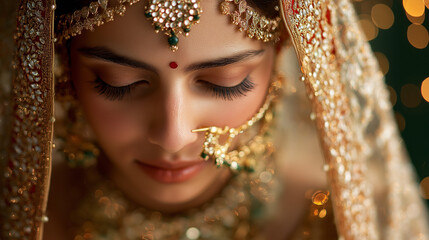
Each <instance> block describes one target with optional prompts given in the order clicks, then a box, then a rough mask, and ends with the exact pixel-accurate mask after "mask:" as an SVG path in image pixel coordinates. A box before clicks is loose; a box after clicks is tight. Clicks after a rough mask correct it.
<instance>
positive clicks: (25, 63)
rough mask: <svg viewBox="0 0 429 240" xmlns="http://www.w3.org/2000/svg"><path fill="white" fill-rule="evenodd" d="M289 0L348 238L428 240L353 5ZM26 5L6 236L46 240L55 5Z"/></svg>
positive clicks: (285, 10)
mask: <svg viewBox="0 0 429 240" xmlns="http://www.w3.org/2000/svg"><path fill="white" fill-rule="evenodd" d="M280 3H281V11H282V15H283V18H284V22H285V24H286V27H287V29H288V31H289V34H290V36H291V39H292V42H293V45H294V47H295V50H296V53H297V57H298V60H299V63H300V65H301V71H302V76H303V77H302V81H303V83H304V85H305V88H306V91H307V94H308V98H309V99H310V102H311V103H312V107H313V114H312V116H313V117H314V120H315V122H316V125H317V130H318V133H319V139H320V142H321V145H322V149H323V152H324V156H325V161H326V170H327V174H328V179H329V187H330V189H331V192H332V200H333V203H334V206H333V209H334V212H335V218H336V224H337V228H338V231H339V235H340V236H341V238H342V239H346V240H351V239H428V238H429V234H428V232H427V231H428V230H427V229H428V226H429V225H428V223H427V217H426V215H425V210H424V206H423V204H422V202H421V200H420V199H419V196H418V194H417V189H416V184H415V182H414V179H413V177H414V176H413V174H414V173H413V171H412V169H411V166H410V163H409V161H408V157H407V156H406V153H405V151H404V148H403V145H402V143H401V140H400V137H399V134H398V131H397V129H396V126H395V124H394V121H393V118H392V114H391V105H390V103H389V101H388V94H387V91H386V86H385V84H384V82H383V77H382V74H381V73H380V72H379V70H378V67H377V62H376V61H375V59H374V57H373V55H372V53H371V50H370V47H369V45H368V44H367V43H366V41H365V40H364V37H363V35H362V33H361V32H360V30H359V27H358V26H357V22H356V16H355V13H354V10H353V8H352V6H351V4H350V2H349V1H348V0H332V1H329V0H281V1H280ZM19 4H20V6H19V8H18V9H19V10H18V14H17V16H18V23H17V32H16V34H15V45H16V56H15V60H14V64H13V66H14V68H13V71H14V75H13V82H12V86H13V90H12V98H11V103H10V104H9V106H10V107H11V108H10V109H11V110H10V112H11V114H10V115H9V117H7V116H6V114H5V115H4V116H3V117H2V119H3V121H2V123H3V125H4V126H10V128H8V129H5V130H4V131H3V132H2V133H1V134H2V136H8V138H7V140H6V141H5V142H4V143H3V144H2V145H1V146H2V147H5V148H7V149H6V151H7V154H6V155H2V156H3V157H2V159H1V160H2V162H1V164H2V165H1V178H2V194H3V197H2V201H1V203H0V204H1V205H0V206H1V212H2V216H1V217H2V219H1V220H2V221H1V222H2V223H3V224H2V233H1V235H0V236H1V239H41V236H42V228H43V222H44V221H45V220H47V219H46V216H45V210H46V203H47V195H48V189H49V180H50V171H51V158H52V139H53V122H54V117H53V116H54V115H53V109H54V87H53V86H54V78H53V57H54V51H53V49H54V48H53V46H54V34H53V30H54V29H53V17H54V1H53V0H21V1H20V3H19ZM3 96H4V95H0V97H3ZM5 113H7V111H5ZM5 122H7V123H10V124H9V125H7V124H5ZM374 183H377V184H374Z"/></svg>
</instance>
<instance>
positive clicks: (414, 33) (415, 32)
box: [407, 24, 429, 49]
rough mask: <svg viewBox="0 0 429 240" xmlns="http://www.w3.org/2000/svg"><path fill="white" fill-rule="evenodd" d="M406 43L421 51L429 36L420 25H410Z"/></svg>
mask: <svg viewBox="0 0 429 240" xmlns="http://www.w3.org/2000/svg"><path fill="white" fill-rule="evenodd" d="M407 37H408V41H409V42H410V43H411V45H413V47H415V48H418V49H423V48H425V47H426V46H427V45H428V42H429V34H428V31H427V30H426V28H425V27H424V26H422V25H418V24H411V25H410V26H409V27H408V30H407Z"/></svg>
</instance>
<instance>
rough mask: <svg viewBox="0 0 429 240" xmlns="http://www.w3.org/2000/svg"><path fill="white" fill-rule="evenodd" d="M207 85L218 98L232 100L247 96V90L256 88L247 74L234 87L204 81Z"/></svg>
mask: <svg viewBox="0 0 429 240" xmlns="http://www.w3.org/2000/svg"><path fill="white" fill-rule="evenodd" d="M204 83H205V85H207V89H208V90H209V91H211V92H212V94H213V95H214V96H215V97H216V98H222V99H224V100H227V101H232V100H234V98H238V97H242V96H246V93H247V92H250V91H252V90H253V89H254V88H255V83H253V82H252V81H251V80H250V78H249V76H247V77H246V78H245V79H244V80H243V81H241V82H240V83H239V84H237V85H235V86H232V87H223V86H218V85H215V84H212V83H209V82H204Z"/></svg>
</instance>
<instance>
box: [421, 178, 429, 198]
mask: <svg viewBox="0 0 429 240" xmlns="http://www.w3.org/2000/svg"><path fill="white" fill-rule="evenodd" d="M420 194H421V195H422V197H423V198H424V199H429V177H425V178H423V180H422V181H421V182H420Z"/></svg>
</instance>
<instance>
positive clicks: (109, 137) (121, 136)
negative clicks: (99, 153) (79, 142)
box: [73, 76, 143, 155]
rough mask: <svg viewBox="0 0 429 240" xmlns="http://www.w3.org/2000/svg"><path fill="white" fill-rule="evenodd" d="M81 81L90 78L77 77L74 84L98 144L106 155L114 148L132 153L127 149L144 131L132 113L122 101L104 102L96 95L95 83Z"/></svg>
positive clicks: (104, 100)
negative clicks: (141, 130)
mask: <svg viewBox="0 0 429 240" xmlns="http://www.w3.org/2000/svg"><path fill="white" fill-rule="evenodd" d="M77 77H80V78H77ZM80 79H88V76H86V78H85V76H76V78H75V79H74V81H73V82H74V85H75V88H76V93H77V97H78V100H79V102H80V105H81V107H82V109H83V111H84V113H85V116H86V119H87V121H88V123H89V125H90V126H91V128H92V129H93V131H94V133H95V137H96V139H97V142H98V143H99V144H100V145H101V147H102V148H103V149H104V150H105V151H106V152H109V151H111V150H114V149H122V150H123V151H121V152H125V151H129V149H128V148H127V146H130V143H131V142H132V141H133V139H135V138H137V136H136V134H137V133H138V132H139V130H140V129H139V125H138V124H136V121H135V120H134V119H133V117H132V115H130V113H132V112H131V111H129V110H128V109H127V108H125V107H124V106H123V104H120V103H119V102H114V101H108V100H106V99H104V97H102V96H100V95H99V94H98V93H97V92H96V90H95V89H94V88H93V85H92V83H90V82H86V80H80ZM142 125H143V124H142ZM111 154H114V155H117V154H121V153H113V152H112V153H111Z"/></svg>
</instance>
